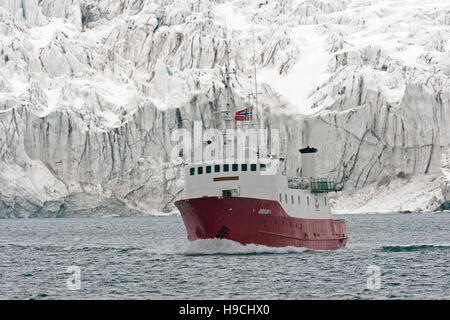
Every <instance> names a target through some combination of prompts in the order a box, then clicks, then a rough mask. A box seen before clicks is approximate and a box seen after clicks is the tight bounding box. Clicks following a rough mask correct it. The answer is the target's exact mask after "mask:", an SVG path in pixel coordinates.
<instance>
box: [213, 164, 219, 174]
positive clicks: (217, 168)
mask: <svg viewBox="0 0 450 320" xmlns="http://www.w3.org/2000/svg"><path fill="white" fill-rule="evenodd" d="M214 172H220V164H216V165H215V166H214Z"/></svg>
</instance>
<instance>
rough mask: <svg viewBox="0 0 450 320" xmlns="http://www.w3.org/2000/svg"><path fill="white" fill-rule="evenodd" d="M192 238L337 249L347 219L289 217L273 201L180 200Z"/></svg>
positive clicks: (343, 242) (344, 237) (343, 237)
mask: <svg viewBox="0 0 450 320" xmlns="http://www.w3.org/2000/svg"><path fill="white" fill-rule="evenodd" d="M175 205H176V206H177V208H178V209H179V210H180V213H181V216H182V218H183V222H184V224H185V227H186V230H187V233H188V239H189V240H191V241H194V240H197V239H212V238H223V239H229V240H233V241H237V242H240V243H242V244H250V243H253V244H261V245H266V246H271V247H284V246H295V247H305V248H310V249H317V250H334V249H339V248H343V247H345V245H346V243H347V237H348V230H347V222H346V221H344V220H334V219H305V218H296V217H291V216H289V215H288V214H287V213H286V212H285V211H284V210H283V208H282V206H281V205H280V204H279V203H278V202H277V201H273V200H265V199H255V198H244V197H202V198H195V199H186V200H179V201H177V202H175Z"/></svg>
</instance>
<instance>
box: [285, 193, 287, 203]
mask: <svg viewBox="0 0 450 320" xmlns="http://www.w3.org/2000/svg"><path fill="white" fill-rule="evenodd" d="M284 202H286V203H287V194H285V195H284Z"/></svg>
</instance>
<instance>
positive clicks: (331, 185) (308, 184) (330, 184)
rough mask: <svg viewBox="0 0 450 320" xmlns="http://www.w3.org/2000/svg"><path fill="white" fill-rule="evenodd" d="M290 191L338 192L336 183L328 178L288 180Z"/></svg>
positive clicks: (292, 178)
mask: <svg viewBox="0 0 450 320" xmlns="http://www.w3.org/2000/svg"><path fill="white" fill-rule="evenodd" d="M288 188H289V189H305V190H306V189H310V191H311V192H312V193H321V192H330V191H336V181H334V180H331V179H327V178H310V179H307V178H296V177H289V178H288Z"/></svg>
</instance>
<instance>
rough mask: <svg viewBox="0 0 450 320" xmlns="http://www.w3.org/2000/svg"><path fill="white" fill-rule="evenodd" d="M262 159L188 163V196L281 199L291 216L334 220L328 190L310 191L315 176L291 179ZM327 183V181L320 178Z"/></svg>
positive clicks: (186, 183) (186, 173)
mask: <svg viewBox="0 0 450 320" xmlns="http://www.w3.org/2000/svg"><path fill="white" fill-rule="evenodd" d="M268 166H270V163H269V164H266V163H261V162H259V161H255V162H253V163H252V162H239V161H236V163H223V162H221V163H203V164H200V163H198V164H189V165H187V166H186V171H185V198H186V199H193V198H201V197H230V196H231V197H246V198H256V199H266V200H273V201H278V202H279V203H280V204H281V206H282V207H283V209H284V211H286V213H287V214H288V215H289V216H291V217H297V218H305V219H331V211H330V206H329V203H328V197H327V193H326V192H327V191H330V190H331V189H329V190H328V189H321V190H316V191H317V192H311V189H313V188H314V187H313V186H314V185H313V183H314V179H312V178H311V179H308V178H288V177H287V176H286V175H284V174H282V172H281V170H279V167H277V168H274V169H273V170H271V168H268ZM320 182H325V183H326V181H325V180H320Z"/></svg>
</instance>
